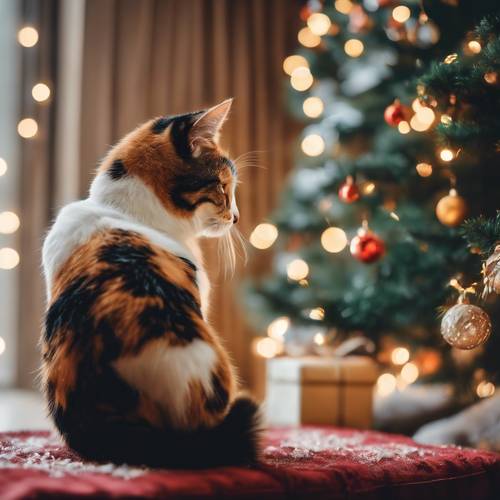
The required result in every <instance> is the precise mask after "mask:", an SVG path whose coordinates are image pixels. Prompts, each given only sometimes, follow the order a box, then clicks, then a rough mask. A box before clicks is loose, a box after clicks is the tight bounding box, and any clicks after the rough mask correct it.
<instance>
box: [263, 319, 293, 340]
mask: <svg viewBox="0 0 500 500" xmlns="http://www.w3.org/2000/svg"><path fill="white" fill-rule="evenodd" d="M289 326H290V318H288V317H287V316H281V317H279V318H276V319H275V320H273V321H271V323H269V326H268V327H267V334H268V335H269V337H271V338H273V339H275V340H283V337H284V336H285V333H286V331H287V330H288V327H289Z"/></svg>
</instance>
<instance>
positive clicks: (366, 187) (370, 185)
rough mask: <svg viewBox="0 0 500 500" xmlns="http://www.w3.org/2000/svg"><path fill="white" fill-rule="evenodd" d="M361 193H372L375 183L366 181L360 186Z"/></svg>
mask: <svg viewBox="0 0 500 500" xmlns="http://www.w3.org/2000/svg"><path fill="white" fill-rule="evenodd" d="M362 191H363V194H372V193H373V191H375V184H374V183H373V182H367V183H366V184H364V185H363V188H362Z"/></svg>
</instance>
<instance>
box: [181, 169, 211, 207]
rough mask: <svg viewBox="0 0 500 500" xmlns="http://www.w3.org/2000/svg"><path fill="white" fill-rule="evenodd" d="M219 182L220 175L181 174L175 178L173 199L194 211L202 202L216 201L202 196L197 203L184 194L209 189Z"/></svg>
mask: <svg viewBox="0 0 500 500" xmlns="http://www.w3.org/2000/svg"><path fill="white" fill-rule="evenodd" d="M218 182H219V179H218V177H213V176H209V177H194V176H192V175H179V176H177V177H176V178H175V183H174V186H173V189H172V201H173V202H174V203H175V205H176V206H177V207H179V208H183V209H185V210H189V211H193V210H195V209H196V207H197V206H199V205H201V204H202V203H205V202H209V203H214V200H212V199H211V198H210V197H208V196H201V197H200V198H198V200H196V202H195V203H192V202H190V201H189V200H187V199H186V198H185V196H184V195H186V194H188V193H190V194H192V193H196V192H197V191H201V190H202V189H207V188H210V187H212V186H216V185H217V183H218Z"/></svg>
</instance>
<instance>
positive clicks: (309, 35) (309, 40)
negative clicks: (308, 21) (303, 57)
mask: <svg viewBox="0 0 500 500" xmlns="http://www.w3.org/2000/svg"><path fill="white" fill-rule="evenodd" d="M297 38H298V40H299V42H300V43H301V44H302V45H303V46H304V47H307V48H310V49H311V48H313V47H317V46H318V45H319V44H320V43H321V37H320V36H318V35H315V34H314V33H313V32H312V31H311V30H310V29H309V28H308V27H307V26H305V27H304V28H302V29H301V30H300V31H299V32H298V34H297Z"/></svg>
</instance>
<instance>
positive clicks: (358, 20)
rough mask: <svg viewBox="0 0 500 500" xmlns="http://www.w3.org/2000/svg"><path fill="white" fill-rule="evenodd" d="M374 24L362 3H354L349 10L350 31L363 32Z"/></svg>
mask: <svg viewBox="0 0 500 500" xmlns="http://www.w3.org/2000/svg"><path fill="white" fill-rule="evenodd" d="M372 25H373V21H372V20H371V18H370V16H369V15H368V14H367V13H366V12H365V10H364V9H363V7H362V6H361V5H357V4H356V5H353V7H352V9H351V11H350V12H349V31H351V32H352V33H361V32H363V31H368V30H369V29H370V28H371V27H372Z"/></svg>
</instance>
